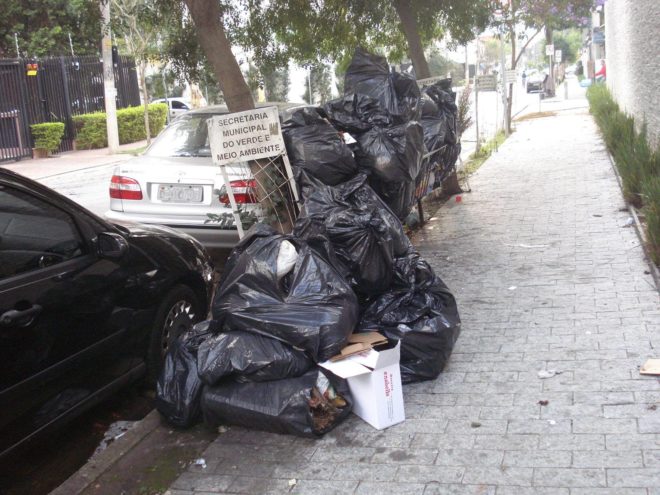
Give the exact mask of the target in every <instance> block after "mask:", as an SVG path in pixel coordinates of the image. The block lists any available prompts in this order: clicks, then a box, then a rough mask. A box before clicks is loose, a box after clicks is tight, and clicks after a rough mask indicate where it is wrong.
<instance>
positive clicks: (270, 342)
mask: <svg viewBox="0 0 660 495" xmlns="http://www.w3.org/2000/svg"><path fill="white" fill-rule="evenodd" d="M313 364H314V362H313V361H312V360H311V359H309V358H308V357H307V355H306V354H305V353H304V352H303V351H301V350H298V349H294V348H292V347H290V346H288V345H286V344H284V343H283V342H281V341H279V340H275V339H271V338H268V337H264V336H263V335H258V334H254V333H248V332H240V331H238V332H227V333H219V334H217V335H214V336H212V337H210V338H209V339H207V340H206V341H205V342H204V343H202V345H200V346H199V350H198V352H197V368H198V373H199V376H200V378H201V379H202V380H203V381H204V383H206V384H208V385H216V384H217V383H218V382H219V381H220V380H221V379H222V378H225V377H228V376H231V377H232V378H234V379H235V380H236V381H237V382H262V381H268V380H281V379H283V378H295V377H297V376H300V375H302V374H304V373H305V372H306V371H307V370H309V369H310V368H311V367H312V366H313Z"/></svg>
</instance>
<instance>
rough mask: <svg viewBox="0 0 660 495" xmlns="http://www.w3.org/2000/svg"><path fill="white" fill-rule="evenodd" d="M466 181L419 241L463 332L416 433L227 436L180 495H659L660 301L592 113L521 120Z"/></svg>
mask: <svg viewBox="0 0 660 495" xmlns="http://www.w3.org/2000/svg"><path fill="white" fill-rule="evenodd" d="M470 182H471V187H472V193H471V194H464V195H463V201H462V202H460V203H456V202H450V203H448V204H446V205H445V206H444V207H443V208H442V209H441V210H440V211H439V212H438V213H437V214H436V217H434V218H433V219H432V220H431V221H430V223H429V224H428V225H427V226H426V227H425V228H424V229H423V231H422V232H421V233H420V234H419V235H418V236H417V237H416V240H415V241H416V245H417V246H418V248H419V250H420V252H421V253H422V255H423V256H424V257H425V258H426V259H427V260H428V261H429V262H430V263H431V264H432V265H433V267H434V268H435V269H436V270H437V272H438V273H439V274H440V275H441V277H442V278H443V279H444V280H445V282H446V283H447V284H448V285H449V287H450V289H452V291H453V292H454V294H455V295H456V298H457V300H458V302H459V309H460V311H461V316H462V318H463V331H462V334H461V336H460V338H459V340H458V342H457V345H456V348H455V350H454V353H453V355H452V357H451V360H450V362H449V365H448V366H447V368H446V370H445V372H444V373H443V374H442V375H441V376H440V377H439V378H438V379H437V380H435V381H430V382H424V383H418V384H413V385H409V386H406V387H404V395H405V407H406V416H407V419H406V421H405V422H404V423H402V424H399V425H396V426H394V427H391V428H388V429H386V430H384V431H377V430H375V429H373V428H371V427H370V426H369V425H367V424H366V423H364V422H363V421H361V420H360V419H359V418H357V417H355V416H351V418H349V420H347V421H346V422H345V423H343V424H342V425H340V426H339V427H338V428H336V429H335V430H334V431H333V432H331V433H329V434H327V435H326V436H325V437H323V438H322V439H319V440H310V439H300V438H296V437H292V436H283V435H274V434H269V433H263V432H258V431H250V430H246V429H242V428H233V427H232V428H230V429H229V431H228V432H226V433H224V434H221V435H219V436H218V438H217V440H216V441H215V442H214V443H212V444H211V446H210V447H209V448H208V450H207V451H206V452H205V453H204V455H203V457H204V458H205V459H206V462H207V468H206V469H201V468H199V467H194V466H193V467H190V468H189V470H188V471H187V472H186V473H184V474H183V475H182V476H181V477H180V478H179V479H178V480H177V481H176V482H175V483H174V484H173V485H172V487H171V489H170V494H171V495H184V494H186V495H188V494H190V493H196V494H198V493H200V494H201V493H251V494H256V493H310V494H316V495H321V494H327V493H355V494H369V495H374V494H380V493H392V494H408V493H411V494H421V493H423V494H488V495H492V494H495V495H508V494H511V495H514V494H515V495H526V494H533V495H546V494H547V495H569V494H570V495H588V494H589V495H615V494H616V495H658V494H660V411H658V410H656V405H658V403H659V402H660V383H659V381H658V379H657V378H654V377H642V376H640V375H639V373H638V367H639V366H640V364H642V363H643V362H644V361H645V360H646V358H648V357H660V355H658V351H657V350H654V349H656V348H658V347H660V338H659V332H658V331H659V330H660V311H659V307H660V306H659V304H658V303H659V301H658V292H657V290H656V288H655V286H654V284H653V280H652V278H651V276H650V275H648V274H646V273H645V271H646V270H647V266H646V264H645V262H644V259H643V252H642V249H641V247H640V245H639V240H638V238H637V236H636V234H635V231H634V229H633V228H632V227H624V225H625V223H626V220H627V219H628V214H627V213H626V212H625V211H621V209H622V208H623V207H624V203H623V200H622V198H621V193H620V190H619V187H618V185H617V182H616V179H615V176H614V174H613V172H612V169H611V165H610V162H609V160H608V157H607V155H606V153H605V150H604V147H603V144H602V141H601V140H600V138H599V137H598V134H597V131H596V128H595V125H594V123H593V121H592V119H591V117H590V116H589V115H588V113H587V111H586V109H584V108H579V109H573V110H572V111H564V112H560V113H559V114H558V116H556V117H551V118H542V119H536V120H532V121H528V122H525V123H521V124H519V125H518V131H517V132H516V133H515V134H514V135H513V136H512V137H511V138H510V139H509V140H508V141H507V142H506V143H505V145H504V146H502V147H501V149H500V151H499V152H498V153H496V154H494V156H493V157H492V158H491V159H490V160H489V161H488V162H487V163H486V164H485V165H484V166H483V167H482V168H481V169H480V170H479V171H478V173H477V174H475V175H474V176H473V177H472V178H471V180H470ZM542 369H547V370H549V369H554V370H557V371H561V374H558V375H556V376H554V377H552V378H547V379H540V378H539V377H538V375H537V372H538V371H539V370H542ZM539 401H548V403H547V405H545V406H543V405H540V404H539ZM291 479H295V480H296V484H295V486H293V487H290V486H289V480H291Z"/></svg>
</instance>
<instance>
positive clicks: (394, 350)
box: [319, 341, 406, 430]
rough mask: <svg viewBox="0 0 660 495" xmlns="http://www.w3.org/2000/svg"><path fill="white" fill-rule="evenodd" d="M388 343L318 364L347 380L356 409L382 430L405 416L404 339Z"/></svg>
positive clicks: (356, 412) (372, 424)
mask: <svg viewBox="0 0 660 495" xmlns="http://www.w3.org/2000/svg"><path fill="white" fill-rule="evenodd" d="M394 342H396V345H394ZM389 344H390V345H391V347H390V348H389V349H381V350H376V349H370V350H368V351H365V352H362V353H360V354H355V355H353V356H348V357H346V358H345V359H342V360H340V361H335V362H333V361H331V360H330V361H325V362H323V363H320V364H319V366H322V367H324V368H326V369H327V370H330V371H331V372H332V373H334V374H335V375H337V376H340V377H342V378H346V379H347V380H348V386H349V387H350V389H351V394H352V395H353V400H354V406H353V412H354V413H355V414H356V415H358V416H359V417H361V418H362V419H363V420H365V421H366V422H367V423H369V424H370V425H371V426H373V427H374V428H376V429H379V430H380V429H383V428H387V427H388V426H391V425H394V424H396V423H400V422H402V421H404V420H405V419H406V416H405V410H404V406H403V390H402V388H401V370H400V368H399V358H400V354H401V342H398V341H392V342H389Z"/></svg>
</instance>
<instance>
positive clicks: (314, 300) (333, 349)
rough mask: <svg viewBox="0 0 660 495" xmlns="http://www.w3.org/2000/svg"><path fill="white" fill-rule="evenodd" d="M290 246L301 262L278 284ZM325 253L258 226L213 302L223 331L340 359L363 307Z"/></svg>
mask: <svg viewBox="0 0 660 495" xmlns="http://www.w3.org/2000/svg"><path fill="white" fill-rule="evenodd" d="M326 187H327V186H326ZM284 241H288V242H290V243H291V244H293V246H294V247H295V248H296V251H297V253H298V257H297V260H296V263H295V266H294V267H293V269H292V271H291V272H290V273H289V274H287V275H286V276H284V277H283V278H282V279H281V280H278V278H277V259H278V256H279V253H280V247H281V244H282V243H283V242H284ZM321 247H322V244H321V243H318V242H315V243H311V244H310V243H307V242H305V241H303V240H301V239H298V238H295V237H294V236H288V235H282V234H278V233H277V232H276V231H275V230H274V229H272V228H271V227H268V226H265V225H263V224H256V225H254V226H253V227H252V228H251V229H250V230H249V231H248V232H247V235H246V236H245V237H244V238H243V239H242V240H241V242H239V244H238V245H237V246H236V248H235V251H234V253H233V254H232V255H231V256H230V259H229V260H228V262H227V271H226V274H225V276H224V279H223V282H222V284H221V285H220V287H219V288H218V290H217V292H216V294H215V297H214V300H213V307H212V313H213V318H214V319H215V320H217V321H218V324H219V326H220V328H221V329H222V331H236V330H242V331H245V332H253V333H258V334H261V335H265V336H267V337H272V338H276V339H278V340H281V341H282V342H285V343H287V344H289V345H291V346H293V347H297V348H300V349H303V350H305V351H307V352H308V353H309V356H310V357H311V358H312V359H315V360H320V361H323V360H326V359H328V358H330V357H331V356H333V355H335V354H336V353H337V352H338V351H339V350H340V349H341V348H342V347H343V346H344V345H345V343H346V339H347V338H348V336H349V335H350V334H351V333H352V332H353V329H354V328H355V325H356V323H357V320H358V313H359V307H358V302H357V298H356V296H355V293H354V292H353V290H352V289H351V286H350V285H349V284H348V282H347V281H346V280H345V279H344V277H343V276H342V275H341V273H340V271H339V269H338V268H336V267H335V266H333V264H332V263H331V261H330V260H329V256H328V255H327V253H325V252H323V250H322V249H321Z"/></svg>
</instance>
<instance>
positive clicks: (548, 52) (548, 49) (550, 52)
mask: <svg viewBox="0 0 660 495" xmlns="http://www.w3.org/2000/svg"><path fill="white" fill-rule="evenodd" d="M545 54H546V55H547V56H548V57H552V56H553V55H554V54H555V45H545Z"/></svg>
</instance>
